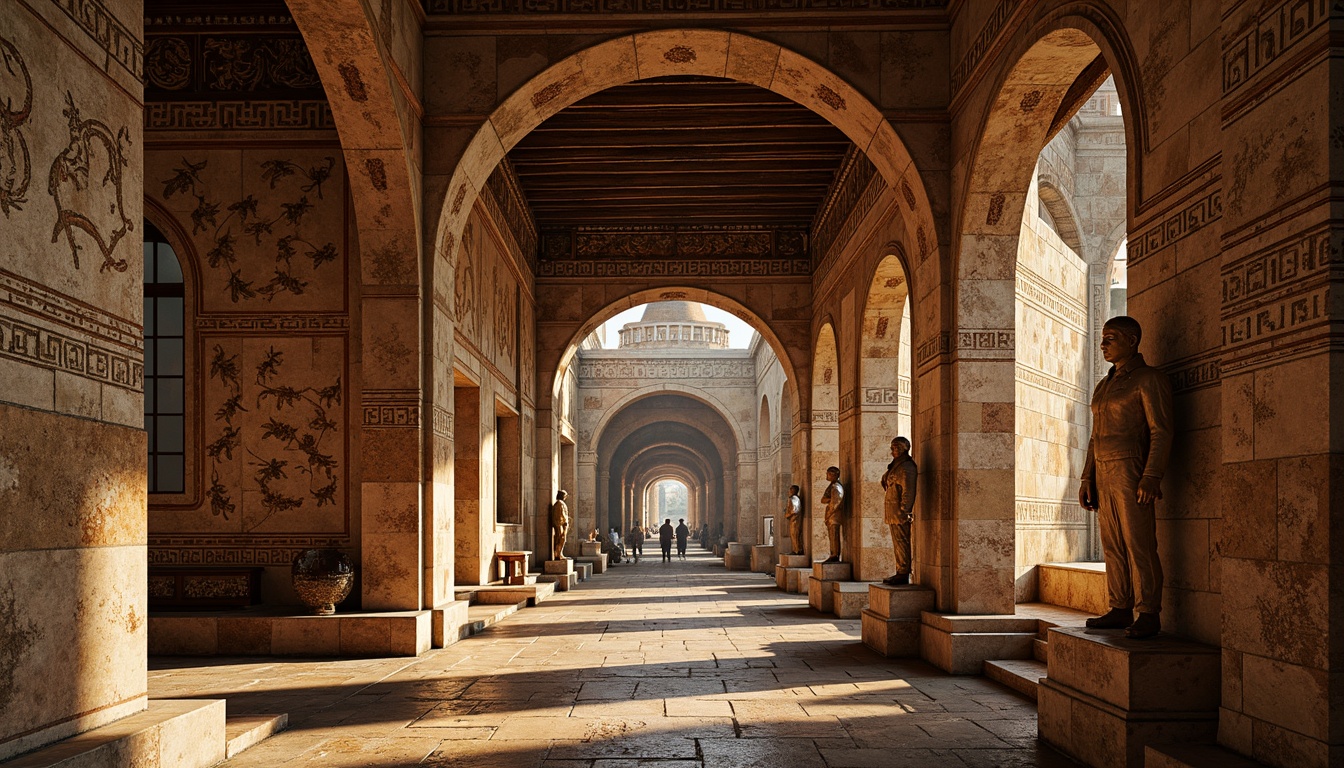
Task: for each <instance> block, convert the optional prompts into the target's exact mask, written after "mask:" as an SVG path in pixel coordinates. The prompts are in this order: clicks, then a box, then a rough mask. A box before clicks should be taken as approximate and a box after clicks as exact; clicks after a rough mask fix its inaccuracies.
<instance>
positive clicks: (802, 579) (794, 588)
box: [784, 568, 812, 595]
mask: <svg viewBox="0 0 1344 768" xmlns="http://www.w3.org/2000/svg"><path fill="white" fill-rule="evenodd" d="M810 578H812V569H811V568H786V569H785V574H784V591H785V592H788V593H790V594H796V595H802V594H806V593H807V580H808V579H810Z"/></svg>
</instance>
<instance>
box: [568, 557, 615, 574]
mask: <svg viewBox="0 0 1344 768" xmlns="http://www.w3.org/2000/svg"><path fill="white" fill-rule="evenodd" d="M574 559H575V560H577V561H578V562H580V563H585V564H587V565H588V567H589V568H591V569H592V571H593V573H606V572H607V568H608V566H609V561H608V560H607V556H606V555H582V556H580V557H576V558H574Z"/></svg>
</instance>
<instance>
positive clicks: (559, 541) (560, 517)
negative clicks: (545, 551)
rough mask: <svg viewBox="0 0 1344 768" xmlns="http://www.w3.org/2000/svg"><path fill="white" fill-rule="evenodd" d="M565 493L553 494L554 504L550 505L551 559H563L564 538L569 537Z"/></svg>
mask: <svg viewBox="0 0 1344 768" xmlns="http://www.w3.org/2000/svg"><path fill="white" fill-rule="evenodd" d="M568 496H569V493H568V492H566V491H556V492H555V503H554V504H552V505H551V559H552V560H564V559H565V538H566V537H567V536H569V506H568V505H566V504H565V499H566V498H567V497H568Z"/></svg>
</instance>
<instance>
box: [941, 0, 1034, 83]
mask: <svg viewBox="0 0 1344 768" xmlns="http://www.w3.org/2000/svg"><path fill="white" fill-rule="evenodd" d="M1018 5H1019V2H1018V0H999V4H998V5H996V6H994V10H993V11H992V12H991V13H990V14H989V18H987V19H985V24H984V26H982V27H981V28H980V33H979V34H977V35H976V36H975V42H973V43H971V47H970V48H969V49H967V51H966V53H965V54H964V55H962V57H961V61H959V62H957V68H956V69H954V70H952V79H951V85H952V94H953V95H954V96H955V95H956V94H957V92H958V91H960V90H961V87H962V86H963V85H965V84H966V81H967V80H969V79H970V76H971V73H972V72H974V71H975V70H976V69H977V68H979V66H980V62H982V61H984V59H985V54H987V53H988V52H989V49H990V48H991V47H992V46H993V44H994V41H995V40H997V39H998V37H999V33H1000V32H1002V31H1003V25H1004V24H1006V23H1007V22H1008V19H1009V18H1010V17H1011V16H1012V15H1013V11H1015V10H1017V7H1018Z"/></svg>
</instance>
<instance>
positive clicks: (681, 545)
mask: <svg viewBox="0 0 1344 768" xmlns="http://www.w3.org/2000/svg"><path fill="white" fill-rule="evenodd" d="M676 534H677V557H679V558H681V559H682V560H685V559H686V542H687V540H689V539H690V538H691V529H690V528H687V527H686V518H684V517H679V518H677V530H676Z"/></svg>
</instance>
